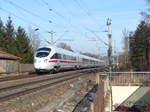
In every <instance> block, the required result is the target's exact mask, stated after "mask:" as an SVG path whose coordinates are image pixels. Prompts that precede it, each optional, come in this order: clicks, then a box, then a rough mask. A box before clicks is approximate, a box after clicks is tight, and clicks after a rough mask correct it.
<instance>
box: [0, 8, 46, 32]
mask: <svg viewBox="0 0 150 112" xmlns="http://www.w3.org/2000/svg"><path fill="white" fill-rule="evenodd" d="M0 10H2V11H3V12H6V13H8V14H12V15H13V16H15V17H17V18H18V19H20V20H22V21H23V22H25V23H29V24H32V25H34V26H36V27H38V28H42V27H40V26H38V25H37V24H35V23H33V22H30V21H28V20H26V19H24V18H22V17H20V16H17V15H16V14H14V13H12V12H10V11H8V10H6V9H4V8H2V7H0ZM42 29H44V28H42ZM43 31H44V30H43Z"/></svg>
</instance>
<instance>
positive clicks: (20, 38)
mask: <svg viewBox="0 0 150 112" xmlns="http://www.w3.org/2000/svg"><path fill="white" fill-rule="evenodd" d="M16 47H17V53H16V54H17V56H20V57H21V58H22V59H21V61H20V62H21V63H32V62H33V52H32V47H31V45H30V40H29V38H28V36H27V34H26V32H25V30H24V29H23V28H22V27H20V26H19V27H18V30H17V32H16Z"/></svg>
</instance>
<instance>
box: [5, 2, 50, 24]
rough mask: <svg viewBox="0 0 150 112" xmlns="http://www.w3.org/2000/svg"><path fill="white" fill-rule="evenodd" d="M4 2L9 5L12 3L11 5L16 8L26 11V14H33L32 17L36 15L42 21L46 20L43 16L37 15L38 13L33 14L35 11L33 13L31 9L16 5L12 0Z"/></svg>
mask: <svg viewBox="0 0 150 112" xmlns="http://www.w3.org/2000/svg"><path fill="white" fill-rule="evenodd" d="M4 2H7V3H9V4H10V5H12V6H13V7H15V8H18V9H21V10H22V11H24V12H26V13H28V14H30V15H32V16H34V17H37V18H39V19H41V20H42V21H44V22H48V20H47V19H45V18H43V17H42V16H40V15H38V14H35V13H33V12H31V11H29V10H27V9H25V8H23V7H21V6H19V5H17V4H16V3H14V2H12V1H9V0H8V1H7V0H5V1H4Z"/></svg>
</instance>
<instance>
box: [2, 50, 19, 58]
mask: <svg viewBox="0 0 150 112" xmlns="http://www.w3.org/2000/svg"><path fill="white" fill-rule="evenodd" d="M0 58H6V59H14V60H20V59H21V58H20V57H18V56H15V55H13V54H10V53H7V52H5V51H3V50H0Z"/></svg>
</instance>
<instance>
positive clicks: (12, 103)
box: [0, 75, 94, 112]
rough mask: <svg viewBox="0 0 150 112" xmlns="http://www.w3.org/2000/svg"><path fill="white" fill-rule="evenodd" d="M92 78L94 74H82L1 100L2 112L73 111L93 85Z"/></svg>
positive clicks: (0, 107) (0, 110) (0, 109)
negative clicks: (53, 84) (90, 81)
mask: <svg viewBox="0 0 150 112" xmlns="http://www.w3.org/2000/svg"><path fill="white" fill-rule="evenodd" d="M91 79H94V75H92V76H90V75H88V76H82V77H81V78H76V79H73V80H70V81H66V82H62V83H61V84H57V85H55V86H53V87H48V88H45V89H42V90H39V91H36V92H33V93H30V94H26V95H24V96H19V97H17V98H14V99H11V100H9V101H5V102H1V103H0V112H42V110H44V109H45V110H44V111H43V112H54V111H55V110H59V109H61V110H64V112H71V110H73V109H74V107H75V105H76V104H77V103H79V101H80V100H81V99H82V98H83V97H84V95H85V94H86V93H87V91H89V89H90V88H91V87H92V86H91V85H92V84H90V83H89V80H91ZM70 102H74V103H70ZM68 105H69V106H68ZM68 107H69V108H68ZM67 109H68V110H67Z"/></svg>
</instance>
